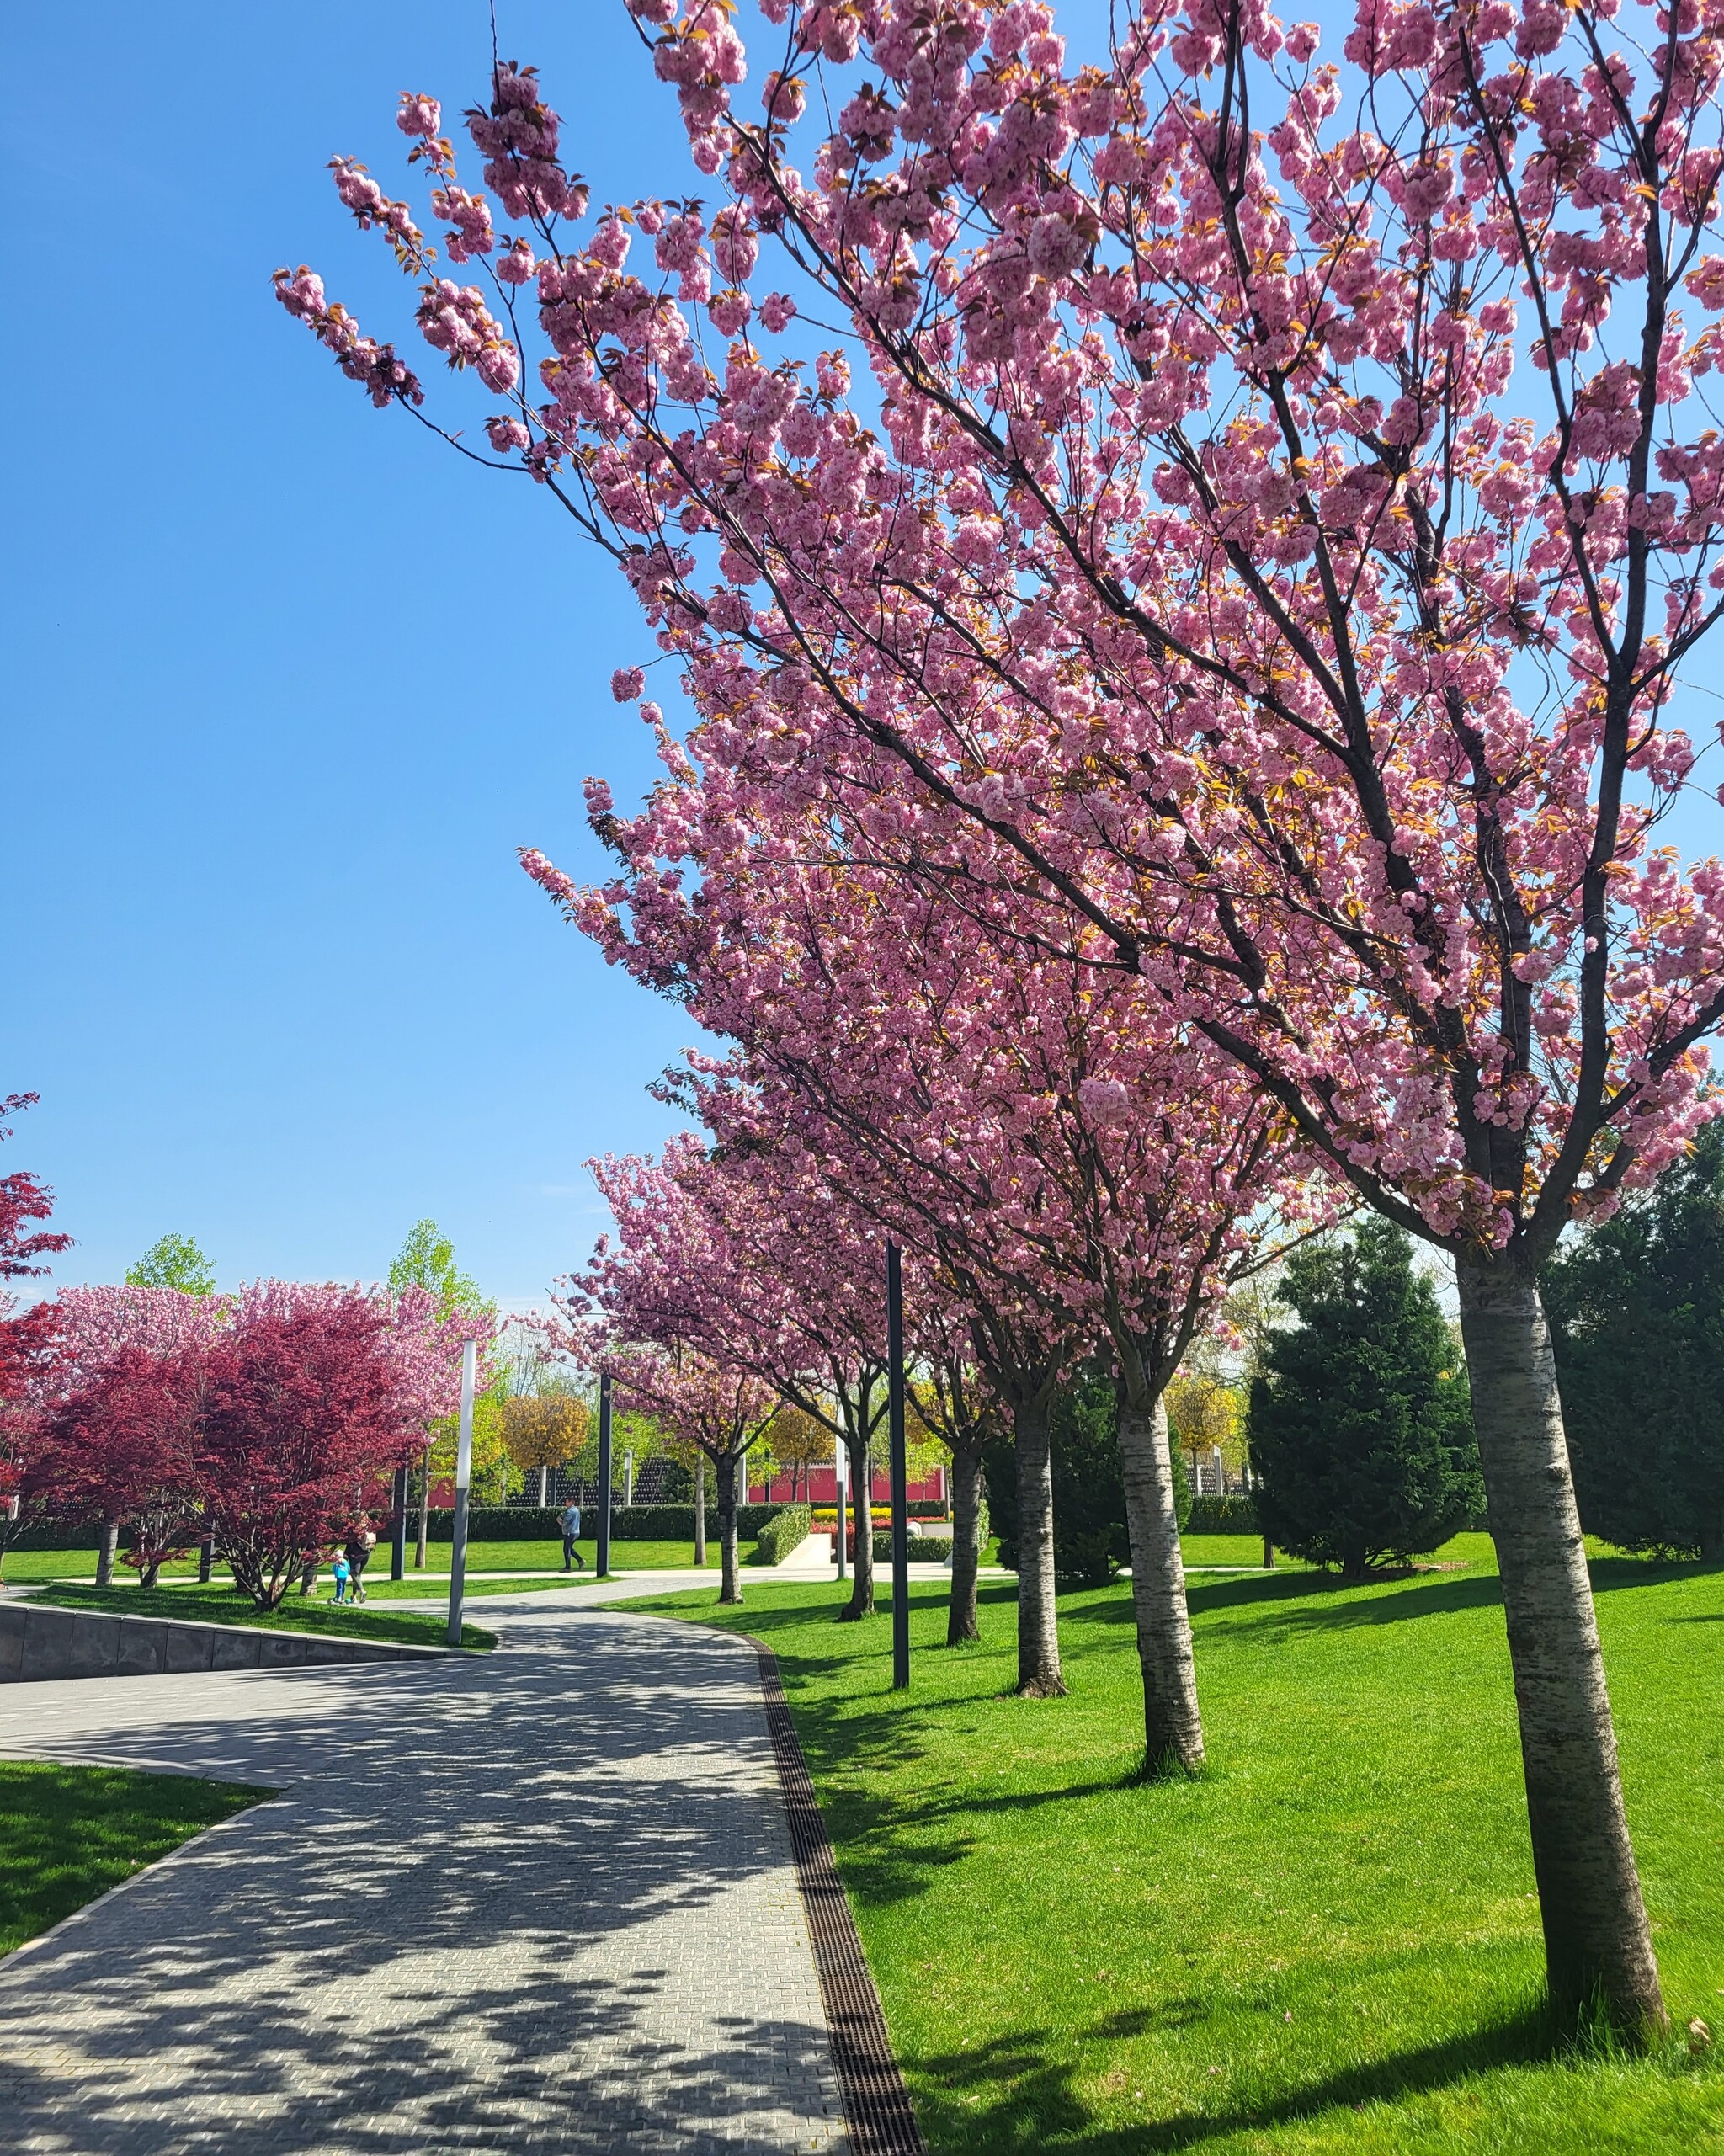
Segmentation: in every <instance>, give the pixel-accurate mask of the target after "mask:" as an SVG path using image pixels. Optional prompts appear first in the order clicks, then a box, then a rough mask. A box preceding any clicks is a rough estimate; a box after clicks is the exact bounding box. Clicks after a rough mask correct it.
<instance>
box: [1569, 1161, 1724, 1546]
mask: <svg viewBox="0 0 1724 2156" xmlns="http://www.w3.org/2000/svg"><path fill="white" fill-rule="evenodd" d="M1543 1286H1544V1291H1545V1296H1546V1308H1547V1309H1548V1311H1549V1312H1550V1318H1551V1333H1552V1336H1553V1340H1554V1344H1555V1347H1556V1375H1557V1379H1558V1381H1559V1383H1560V1385H1561V1387H1562V1413H1563V1418H1564V1421H1565V1424H1566V1426H1567V1431H1568V1451H1569V1456H1570V1458H1571V1460H1572V1463H1573V1468H1574V1488H1575V1495H1576V1496H1577V1498H1578V1499H1579V1502H1580V1520H1581V1525H1583V1527H1584V1528H1585V1529H1586V1530H1588V1533H1590V1534H1594V1535H1600V1536H1604V1539H1605V1540H1606V1541H1611V1542H1615V1544H1617V1546H1619V1547H1620V1548H1622V1549H1625V1550H1636V1551H1642V1552H1647V1553H1648V1554H1657V1555H1660V1556H1668V1557H1703V1558H1705V1561H1706V1562H1708V1563H1710V1564H1717V1563H1720V1562H1724V1126H1721V1125H1719V1124H1717V1123H1709V1124H1708V1125H1707V1126H1706V1127H1705V1130H1703V1131H1701V1133H1700V1136H1699V1137H1698V1138H1696V1139H1695V1143H1694V1147H1693V1149H1692V1150H1691V1152H1690V1153H1689V1156H1688V1158H1687V1159H1686V1160H1684V1162H1683V1163H1681V1164H1680V1166H1679V1167H1676V1168H1671V1169H1670V1170H1669V1171H1668V1174H1666V1176H1665V1177H1664V1179H1663V1181H1662V1182H1661V1183H1658V1184H1656V1185H1655V1186H1654V1187H1653V1189H1652V1191H1651V1192H1650V1193H1649V1194H1648V1195H1647V1196H1645V1197H1643V1198H1635V1199H1632V1200H1630V1201H1629V1202H1628V1203H1627V1204H1626V1205H1625V1206H1623V1208H1622V1210H1621V1211H1620V1212H1619V1213H1618V1214H1616V1216H1615V1217H1614V1219H1611V1220H1608V1221H1605V1222H1601V1223H1600V1224H1599V1226H1598V1227H1594V1228H1592V1229H1590V1230H1589V1231H1588V1232H1587V1233H1586V1234H1585V1235H1584V1236H1583V1237H1582V1238H1581V1239H1580V1240H1579V1241H1578V1243H1575V1244H1574V1245H1573V1246H1572V1247H1571V1248H1567V1249H1565V1250H1563V1251H1562V1253H1561V1254H1559V1255H1558V1256H1557V1257H1556V1259H1554V1260H1553V1261H1552V1262H1551V1264H1550V1265H1549V1266H1548V1267H1547V1268H1546V1274H1545V1280H1544V1283H1543Z"/></svg>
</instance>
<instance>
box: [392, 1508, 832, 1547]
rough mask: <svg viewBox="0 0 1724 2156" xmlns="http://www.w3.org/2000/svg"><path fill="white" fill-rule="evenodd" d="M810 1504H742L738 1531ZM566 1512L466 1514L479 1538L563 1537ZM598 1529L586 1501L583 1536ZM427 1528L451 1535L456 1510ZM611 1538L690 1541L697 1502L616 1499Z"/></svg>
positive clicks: (710, 1528) (442, 1513)
mask: <svg viewBox="0 0 1724 2156" xmlns="http://www.w3.org/2000/svg"><path fill="white" fill-rule="evenodd" d="M807 1509H808V1508H807V1507H806V1505H786V1504H739V1505H738V1506H737V1534H738V1535H739V1536H741V1537H742V1540H743V1541H745V1542H752V1541H754V1540H755V1539H756V1537H757V1536H758V1535H759V1532H760V1530H761V1529H762V1528H763V1527H764V1526H765V1525H766V1523H767V1521H768V1520H774V1519H776V1518H777V1516H778V1515H779V1514H780V1513H782V1512H793V1511H794V1512H802V1513H806V1511H807ZM562 1515H563V1508H562V1507H561V1505H544V1506H540V1505H536V1504H476V1505H475V1506H474V1507H473V1509H472V1510H471V1512H469V1513H468V1515H467V1534H468V1536H469V1537H470V1538H471V1540H472V1541H475V1542H556V1541H561V1539H562ZM413 1525H414V1516H413V1515H410V1516H409V1518H408V1521H407V1531H408V1533H409V1534H411V1533H412V1530H413ZM598 1530H599V1508H598V1506H597V1505H596V1504H583V1506H582V1507H581V1534H582V1537H583V1540H585V1539H587V1538H588V1537H590V1536H593V1535H595V1534H596V1533H597V1532H598ZM805 1531H806V1530H805ZM706 1532H707V1535H708V1536H709V1537H710V1538H714V1539H716V1536H717V1534H718V1515H717V1513H716V1512H715V1511H714V1510H713V1509H712V1508H711V1506H710V1505H709V1506H708V1507H707V1509H706ZM428 1534H429V1538H430V1540H431V1541H434V1542H448V1541H453V1540H454V1538H455V1514H454V1513H453V1512H452V1511H446V1510H444V1509H442V1508H440V1507H439V1509H437V1510H436V1511H434V1513H433V1514H432V1515H431V1523H430V1527H429V1529H428ZM610 1539H611V1541H613V1542H692V1541H694V1506H693V1505H692V1504H614V1505H613V1506H612V1507H611V1509H610Z"/></svg>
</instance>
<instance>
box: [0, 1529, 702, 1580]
mask: <svg viewBox="0 0 1724 2156" xmlns="http://www.w3.org/2000/svg"><path fill="white" fill-rule="evenodd" d="M575 1546H576V1548H577V1550H579V1552H581V1555H582V1556H583V1557H584V1558H585V1559H586V1560H587V1566H588V1571H591V1569H592V1568H593V1565H594V1564H595V1562H597V1560H598V1555H599V1546H598V1544H597V1543H596V1542H594V1541H592V1540H591V1539H590V1538H583V1540H582V1541H578V1542H577V1544H576V1545H575ZM449 1552H450V1546H449V1544H448V1543H447V1542H433V1543H431V1544H430V1545H429V1546H428V1549H427V1552H426V1562H425V1570H424V1571H423V1573H416V1572H415V1571H414V1570H413V1569H412V1557H413V1542H412V1536H409V1537H408V1538H407V1578H409V1579H417V1580H419V1581H421V1582H423V1581H425V1580H427V1579H428V1578H431V1576H432V1575H433V1574H434V1573H442V1574H444V1575H446V1574H447V1573H448V1571H449ZM717 1565H718V1544H717V1542H716V1540H715V1541H713V1543H712V1544H711V1557H710V1568H712V1569H714V1570H716V1568H717ZM693 1567H694V1545H693V1543H692V1542H623V1541H614V1542H612V1544H611V1546H610V1568H611V1570H612V1571H613V1572H672V1571H682V1570H684V1568H688V1569H692V1568H693ZM217 1570H218V1572H220V1571H221V1568H220V1567H219V1566H218V1567H217ZM561 1570H562V1544H561V1542H560V1541H556V1542H470V1543H469V1544H468V1545H467V1571H468V1573H469V1574H470V1575H471V1573H475V1572H561ZM379 1571H381V1572H382V1573H383V1574H384V1575H385V1577H386V1578H387V1575H388V1572H389V1545H388V1542H387V1541H382V1542H380V1543H379V1545H378V1546H377V1550H376V1552H375V1555H374V1556H373V1557H372V1559H371V1563H370V1574H371V1576H372V1577H374V1578H375V1575H376V1574H377V1573H378V1572H379ZM197 1573H198V1561H197V1559H196V1557H188V1558H185V1559H184V1560H183V1561H177V1562H174V1563H172V1564H166V1565H163V1566H162V1578H163V1579H168V1580H195V1579H196V1578H197ZM95 1576H96V1552H94V1551H93V1550H13V1551H12V1552H9V1554H8V1557H7V1559H6V1563H5V1568H4V1571H3V1573H0V1578H4V1579H5V1580H6V1581H7V1582H8V1583H9V1584H11V1585H13V1586H14V1587H27V1586H34V1585H35V1584H37V1583H38V1582H40V1581H43V1580H58V1579H88V1580H93V1579H94V1578H95ZM114 1576H115V1578H116V1580H117V1581H118V1582H119V1583H120V1584H122V1585H125V1586H130V1585H132V1584H134V1583H135V1582H136V1573H133V1572H132V1571H130V1568H128V1567H126V1566H125V1564H124V1563H120V1564H116V1565H115V1567H114ZM322 1577H323V1583H324V1584H325V1586H326V1587H327V1584H328V1580H329V1568H328V1567H327V1565H326V1566H325V1567H324V1568H323V1575H322Z"/></svg>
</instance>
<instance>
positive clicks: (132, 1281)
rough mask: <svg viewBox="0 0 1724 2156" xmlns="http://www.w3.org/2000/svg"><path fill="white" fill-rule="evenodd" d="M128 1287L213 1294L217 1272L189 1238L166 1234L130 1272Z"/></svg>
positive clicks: (126, 1277)
mask: <svg viewBox="0 0 1724 2156" xmlns="http://www.w3.org/2000/svg"><path fill="white" fill-rule="evenodd" d="M125 1284H126V1286H128V1287H171V1288H177V1289H178V1291H179V1293H180V1294H181V1295H213V1294H214V1293H215V1267H214V1266H213V1265H211V1264H210V1260H209V1259H207V1258H206V1257H205V1255H204V1254H203V1252H202V1251H201V1250H200V1249H199V1248H198V1246H197V1244H196V1243H194V1242H193V1240H192V1238H190V1236H189V1235H164V1236H163V1237H162V1239H161V1240H160V1242H158V1243H152V1244H151V1245H150V1247H149V1248H148V1249H147V1250H146V1251H145V1253H144V1254H143V1256H142V1257H141V1258H140V1259H138V1261H137V1263H136V1264H135V1265H131V1266H129V1267H128V1268H127V1269H126V1275H125Z"/></svg>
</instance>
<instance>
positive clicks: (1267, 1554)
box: [1263, 1535, 1275, 1572]
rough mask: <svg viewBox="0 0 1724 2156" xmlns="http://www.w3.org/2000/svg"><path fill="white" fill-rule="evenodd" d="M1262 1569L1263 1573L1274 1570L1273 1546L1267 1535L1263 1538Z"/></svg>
mask: <svg viewBox="0 0 1724 2156" xmlns="http://www.w3.org/2000/svg"><path fill="white" fill-rule="evenodd" d="M1263 1568H1264V1571H1265V1572H1273V1571H1274V1568H1275V1546H1274V1543H1273V1542H1272V1541H1270V1540H1269V1536H1267V1535H1265V1536H1264V1538H1263Z"/></svg>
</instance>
